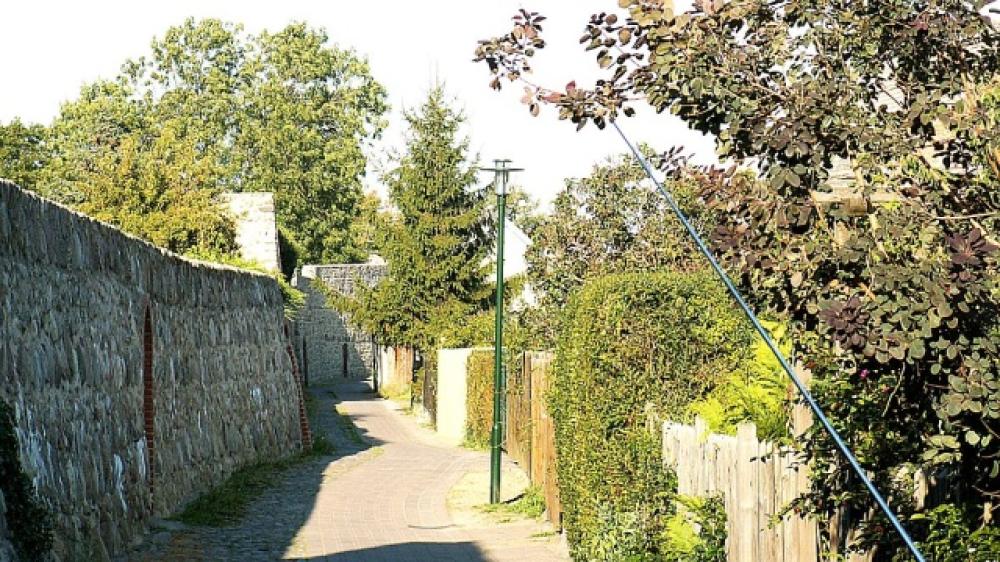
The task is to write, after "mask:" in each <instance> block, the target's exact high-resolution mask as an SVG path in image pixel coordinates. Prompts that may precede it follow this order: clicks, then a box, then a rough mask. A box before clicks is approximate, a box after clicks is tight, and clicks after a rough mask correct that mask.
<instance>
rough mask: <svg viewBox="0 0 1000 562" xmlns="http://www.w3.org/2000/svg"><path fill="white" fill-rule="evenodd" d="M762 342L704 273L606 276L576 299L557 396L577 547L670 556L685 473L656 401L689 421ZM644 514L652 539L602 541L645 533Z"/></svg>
mask: <svg viewBox="0 0 1000 562" xmlns="http://www.w3.org/2000/svg"><path fill="white" fill-rule="evenodd" d="M752 342H753V334H752V332H751V330H750V327H749V325H748V324H747V323H746V322H745V321H744V320H743V319H742V318H741V317H740V315H739V313H738V312H737V310H736V309H735V308H734V307H733V306H732V305H731V303H730V301H729V299H728V297H727V295H726V293H725V291H724V290H723V288H722V286H721V285H720V284H719V283H718V282H717V281H716V280H715V279H713V278H712V277H710V276H709V275H707V274H704V273H690V274H680V273H653V274H625V275H614V276H608V277H600V278H597V279H594V280H592V281H590V282H588V283H587V284H586V285H584V286H583V288H582V289H581V290H580V292H579V293H578V294H577V295H576V296H575V297H574V298H573V299H572V300H571V301H570V305H569V306H568V308H567V310H566V312H565V315H564V318H563V322H562V327H561V330H560V337H559V342H558V346H557V352H556V362H555V365H554V373H555V379H554V381H553V388H552V390H551V393H550V395H549V397H548V398H549V402H550V407H551V410H552V415H553V417H554V419H555V423H556V448H557V457H558V464H557V470H558V478H559V488H560V496H561V499H562V502H563V506H564V509H565V520H564V524H565V526H566V529H567V533H568V537H569V541H570V545H571V549H572V551H573V555H574V558H576V559H579V560H611V559H614V560H622V559H637V560H646V559H665V556H666V555H667V551H668V549H669V548H670V545H669V541H668V540H667V536H668V535H667V531H668V523H669V522H670V521H671V519H672V518H673V516H674V515H675V514H676V510H677V508H676V501H675V500H676V498H675V495H676V480H675V476H674V475H673V474H672V473H671V472H670V471H667V470H664V469H663V467H662V451H661V443H660V440H659V437H658V435H653V434H651V433H650V432H649V431H648V430H647V429H646V425H645V422H646V412H647V409H648V408H649V407H652V408H653V409H654V411H655V412H656V413H657V414H658V415H659V416H660V417H662V418H666V419H674V420H677V421H689V417H690V415H691V414H690V412H689V408H690V405H691V403H692V402H694V401H697V400H700V399H702V398H704V397H705V396H706V394H707V393H708V392H709V391H710V390H711V389H712V388H713V387H715V386H716V385H717V384H718V383H719V382H720V381H721V380H722V379H724V378H725V376H726V375H727V374H728V373H732V372H735V371H737V369H738V368H739V366H740V365H742V364H744V363H746V362H747V361H748V360H749V358H750V349H751V344H752ZM630 521H631V522H632V523H629V522H630ZM636 522H641V523H642V525H641V527H642V529H641V533H640V534H641V535H642V536H643V538H642V540H634V541H625V542H621V543H620V544H619V545H618V546H616V547H615V549H614V551H613V552H612V551H608V550H607V549H605V548H604V546H606V544H605V543H607V540H606V539H607V537H608V536H612V535H614V536H618V535H622V536H625V535H629V534H630V533H631V534H635V533H633V531H634V530H635V529H632V528H631V527H632V526H634V524H637V523H636ZM609 526H610V527H609ZM619 527H620V528H619ZM625 544H627V545H630V546H628V548H626V549H625V550H627V552H626V551H622V548H623V547H622V545H625ZM602 545H604V546H602Z"/></svg>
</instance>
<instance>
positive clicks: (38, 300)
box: [0, 181, 301, 560]
mask: <svg viewBox="0 0 1000 562" xmlns="http://www.w3.org/2000/svg"><path fill="white" fill-rule="evenodd" d="M0 400H3V401H4V402H6V403H7V404H8V405H9V406H10V407H11V408H12V409H13V411H14V413H15V425H16V428H15V432H16V434H17V437H18V444H19V447H20V449H19V453H20V457H21V464H22V466H23V468H24V470H25V472H26V473H27V474H28V475H29V477H30V478H31V479H32V480H33V482H34V485H35V487H36V489H37V491H38V493H39V496H40V497H41V499H42V501H43V503H44V504H45V505H46V506H47V507H48V508H49V510H50V511H51V512H52V514H53V516H54V524H55V528H54V531H55V545H54V549H53V554H54V558H55V559H57V560H106V559H108V558H109V557H111V556H114V555H116V554H118V553H121V552H122V551H123V550H124V549H125V548H126V547H127V546H128V545H129V544H130V543H132V542H134V541H135V539H136V538H137V537H139V536H140V534H141V533H142V532H143V531H144V530H145V528H146V525H147V523H148V521H149V520H150V519H151V518H153V517H160V516H165V515H168V514H170V513H172V512H175V511H176V510H177V509H178V508H180V507H181V506H182V505H183V504H184V503H185V502H187V501H189V500H191V499H193V498H195V497H196V496H198V495H200V494H201V493H204V492H205V491H207V490H208V489H210V488H211V487H212V486H214V485H216V484H219V483H220V482H221V481H222V480H223V479H224V478H225V477H226V476H227V475H228V474H230V473H231V472H232V471H233V470H234V469H236V468H237V467H239V466H241V465H244V464H247V463H251V462H255V461H257V460H260V459H264V458H268V459H274V458H279V457H284V456H287V455H289V454H291V453H293V452H295V451H297V450H298V448H299V446H300V442H301V428H300V423H299V422H300V420H299V417H298V406H299V395H298V389H297V387H296V382H295V380H294V379H293V375H292V373H291V369H290V359H289V357H288V354H287V349H286V342H285V338H284V335H283V310H282V297H281V292H280V289H279V288H278V285H277V283H276V282H275V281H274V280H273V279H271V278H269V277H267V276H264V275H259V274H255V273H251V272H246V271H241V270H236V269H231V268H225V267H222V266H215V265H208V264H202V263H196V262H190V261H186V260H184V259H181V258H179V257H177V256H174V255H172V254H170V253H169V252H166V251H164V250H160V249H158V248H156V247H154V246H151V245H149V244H146V243H145V242H142V241H140V240H138V239H135V238H132V237H129V236H127V235H125V234H122V233H121V232H119V231H117V230H115V229H113V228H111V227H109V226H107V225H104V224H102V223H99V222H96V221H94V220H91V219H89V218H87V217H85V216H83V215H79V214H77V213H74V212H72V211H69V210H67V209H64V208H62V207H59V206H58V205H55V204H53V203H50V202H47V201H45V200H43V199H40V198H38V197H35V196H34V195H31V194H29V193H27V192H25V191H22V190H20V189H19V188H17V187H16V186H14V185H12V184H9V183H6V182H2V181H0ZM16 516H17V514H16V513H7V514H6V517H7V522H8V523H9V522H10V518H11V517H16ZM0 520H2V516H0ZM0 546H2V545H0Z"/></svg>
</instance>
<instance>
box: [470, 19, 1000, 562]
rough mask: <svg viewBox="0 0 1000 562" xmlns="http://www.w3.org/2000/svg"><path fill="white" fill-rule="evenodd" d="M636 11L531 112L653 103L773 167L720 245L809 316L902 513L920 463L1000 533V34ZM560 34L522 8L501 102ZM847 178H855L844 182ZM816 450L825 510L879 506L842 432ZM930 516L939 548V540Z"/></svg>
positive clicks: (821, 360)
mask: <svg viewBox="0 0 1000 562" xmlns="http://www.w3.org/2000/svg"><path fill="white" fill-rule="evenodd" d="M619 6H620V7H621V8H622V9H623V10H624V12H616V11H614V10H609V11H608V12H605V13H600V14H595V15H594V16H593V17H592V18H591V20H590V22H589V24H588V25H587V26H586V32H585V34H584V35H583V37H581V42H582V43H583V44H584V45H585V46H586V48H588V49H591V50H593V51H595V53H596V62H597V63H598V65H599V66H600V67H601V68H603V69H605V70H606V73H607V74H606V76H605V77H604V78H602V79H601V80H599V81H597V82H596V83H595V84H594V86H593V87H591V88H582V87H578V86H577V85H576V84H575V83H572V84H570V85H568V86H567V87H566V88H560V89H552V88H545V87H542V86H539V85H535V84H531V83H528V84H527V85H526V87H527V88H528V91H527V96H526V99H525V101H526V102H527V103H528V105H529V109H530V110H531V111H532V112H533V113H538V112H539V107H540V105H542V104H553V105H555V106H557V107H558V110H559V115H560V117H561V118H565V119H569V120H572V121H573V122H575V123H576V124H577V126H578V127H583V126H584V125H586V124H587V123H591V122H592V123H594V124H596V125H597V126H598V127H604V126H606V125H607V123H608V122H609V121H611V120H614V119H616V118H617V117H618V116H620V115H630V114H631V113H632V107H634V105H635V104H648V105H649V106H651V107H652V108H653V109H655V110H657V111H670V112H672V113H674V114H676V115H678V116H680V117H681V118H682V119H684V121H685V122H687V123H688V125H689V126H690V127H692V128H693V129H696V130H698V131H702V132H706V133H710V134H712V135H715V137H716V139H717V148H718V153H719V155H720V156H722V157H724V158H726V159H728V161H729V162H731V163H733V164H734V165H739V166H744V167H746V168H750V169H754V170H755V171H756V172H757V173H758V174H759V176H760V178H761V180H762V181H759V182H734V181H728V180H727V179H726V177H727V175H729V174H728V173H727V174H721V175H719V176H718V178H719V181H717V182H715V184H714V185H712V186H708V188H707V189H705V190H704V191H703V197H704V198H705V201H706V203H707V204H708V205H709V206H710V207H711V208H713V209H715V210H716V211H717V214H718V216H719V217H720V224H719V225H718V226H717V228H716V229H715V230H714V231H713V232H712V233H711V234H712V239H713V241H712V243H713V246H714V247H715V248H716V250H717V251H720V252H721V253H723V254H724V255H725V256H726V258H727V260H728V263H729V266H730V268H731V270H732V271H733V272H734V273H735V275H736V276H737V278H738V281H739V282H740V284H741V285H742V286H743V288H744V290H745V291H746V293H747V295H748V296H749V298H750V299H751V300H752V302H753V303H754V304H755V305H756V306H757V307H758V308H760V309H763V310H768V311H772V312H774V313H780V314H783V315H785V316H787V317H788V318H789V320H790V321H791V323H792V332H793V334H794V338H795V340H796V343H797V346H798V350H797V353H798V354H801V355H802V356H803V357H805V358H806V360H807V361H808V364H809V365H810V366H811V367H812V368H813V370H814V371H815V374H816V375H817V377H816V381H817V382H816V389H815V390H816V394H817V395H818V397H819V398H820V401H821V402H822V403H823V405H824V406H825V407H826V408H827V410H828V412H829V413H830V414H831V417H832V418H833V419H834V420H835V421H834V423H835V425H837V426H838V428H839V429H840V430H841V431H842V433H843V435H845V436H846V438H847V440H848V442H849V444H850V446H851V447H852V448H853V449H854V450H855V452H856V453H857V455H858V457H859V459H860V461H861V462H862V464H863V465H864V466H865V468H866V469H867V470H869V471H871V473H872V474H873V475H874V476H875V480H876V481H877V484H878V485H879V486H880V488H882V489H883V490H884V491H886V492H887V493H888V496H889V499H890V502H891V503H892V504H893V505H894V506H895V507H897V508H898V509H899V510H900V511H902V512H903V513H904V514H906V513H912V512H913V510H917V509H919V508H918V506H917V505H915V504H914V503H913V499H912V497H913V496H912V494H911V491H912V490H911V486H910V485H909V484H908V483H907V478H904V477H902V476H901V475H905V474H912V472H913V471H914V469H915V468H918V467H924V468H926V469H928V470H930V471H932V472H938V473H941V474H945V473H950V474H951V475H952V476H951V478H949V479H947V487H945V488H942V489H941V490H940V492H941V493H943V494H944V496H946V497H947V501H951V502H954V503H955V504H956V505H958V506H960V510H959V511H960V512H961V513H962V514H963V517H964V519H963V523H962V524H963V525H966V526H967V529H966V531H967V530H968V528H975V527H979V526H984V527H986V528H995V527H994V526H993V523H992V521H993V519H994V514H993V511H994V509H995V507H996V506H997V502H998V500H1000V382H998V381H1000V378H998V372H997V368H996V365H997V364H998V362H1000V353H998V351H997V341H998V340H997V337H996V333H997V332H996V329H997V322H996V319H997V317H998V316H1000V300H998V298H997V292H996V290H995V279H996V278H997V274H998V271H997V266H998V264H997V252H996V250H997V245H996V244H995V243H994V242H993V238H994V236H995V235H996V229H997V226H998V224H1000V223H998V222H997V221H998V217H1000V199H998V198H997V197H996V186H997V184H998V180H1000V177H998V173H997V172H998V169H997V164H996V157H997V154H996V133H995V131H996V130H997V124H998V122H997V119H998V115H997V113H996V111H995V106H994V107H992V108H991V104H992V102H991V100H995V97H993V96H992V95H991V94H987V93H986V92H984V90H983V85H984V84H985V83H988V82H990V81H991V80H994V79H995V76H996V75H997V71H998V69H1000V42H998V36H997V34H996V33H995V31H994V30H993V29H991V27H990V26H989V25H988V24H987V23H986V22H985V21H984V20H983V19H982V18H981V17H980V16H978V15H977V14H976V13H975V7H974V6H969V5H968V3H966V2H962V1H960V0H924V1H918V2H912V1H909V0H879V1H873V2H862V3H857V2H840V1H833V0H787V1H785V0H783V1H778V2H761V1H759V0H731V1H729V2H699V3H697V7H696V8H695V9H694V10H693V11H691V12H687V13H676V12H675V11H674V10H673V9H672V5H671V3H669V2H664V1H662V0H621V1H620V2H619ZM543 20H544V18H542V17H541V16H539V15H538V14H536V13H532V12H529V11H527V10H523V11H522V12H520V13H519V14H518V15H517V17H516V18H515V22H514V28H513V29H512V30H511V32H510V33H508V34H506V35H504V36H501V37H497V38H494V39H488V40H484V41H482V42H481V43H480V46H479V48H478V50H477V58H478V60H481V61H484V62H485V63H486V64H487V65H488V66H489V67H490V70H491V71H492V73H493V74H494V80H493V82H492V85H493V87H494V88H499V87H501V85H502V84H503V82H504V81H507V80H511V81H523V80H524V78H525V76H526V74H527V73H528V72H530V64H529V63H530V57H531V56H532V55H533V54H534V52H535V51H536V50H537V49H539V48H541V47H543V46H544V41H543V40H542V38H541V31H542V29H541V25H542V24H541V22H542V21H543ZM837 168H846V169H847V170H849V173H848V174H847V176H848V178H847V180H848V181H846V182H840V183H839V186H838V184H837V183H831V182H830V179H831V177H830V176H831V172H832V170H835V169H837ZM666 169H667V170H668V171H671V170H673V169H676V168H671V167H670V166H667V167H666ZM835 187H839V189H837V190H835V189H834V188H835ZM831 201H832V205H831V204H830V202H831ZM807 450H808V452H809V454H810V457H811V459H812V461H813V471H814V474H815V475H816V476H817V477H816V478H814V480H813V482H814V489H813V493H812V494H811V495H810V496H809V497H808V498H807V500H808V501H807V502H806V503H807V506H808V507H809V508H810V509H812V510H813V511H815V512H817V513H821V514H824V515H825V516H826V518H829V516H830V515H831V514H832V513H833V511H834V510H835V509H838V508H845V507H846V508H847V509H848V510H849V511H853V512H854V513H860V514H865V513H869V512H871V511H872V510H873V509H874V508H873V502H872V500H871V499H870V498H869V497H868V496H867V494H866V493H865V492H864V490H863V488H862V487H861V485H860V483H859V481H858V479H856V478H854V477H852V475H851V471H850V470H849V467H848V466H847V464H846V462H845V461H844V460H843V459H842V458H841V457H840V456H839V455H838V454H837V453H836V451H835V450H834V449H833V447H832V445H831V442H830V441H829V439H828V438H827V437H826V436H825V434H823V433H822V432H821V431H819V430H818V429H817V430H815V431H814V432H813V433H812V434H811V435H810V436H809V438H808V442H807ZM921 521H923V522H925V523H926V522H927V521H928V519H922V520H921ZM925 523H914V525H913V526H914V530H915V531H916V532H917V533H918V536H922V537H932V536H936V531H933V529H929V527H928V526H926V525H925ZM951 524H954V522H952V523H951ZM930 527H933V525H930ZM862 528H863V530H864V531H866V532H865V533H864V534H863V536H864V541H862V542H863V543H868V544H878V545H880V547H881V548H880V550H879V551H878V552H879V556H881V557H888V556H889V555H890V553H891V552H892V551H893V549H894V548H896V547H898V546H899V542H898V538H897V537H895V535H894V534H892V533H891V532H890V531H889V530H888V526H887V525H886V524H885V522H884V520H881V519H879V518H878V517H875V518H868V519H867V520H866V521H865V522H864V523H862ZM945 534H947V533H945ZM965 534H966V535H967V534H968V532H966V533H965ZM983 536H985V535H983ZM994 536H995V534H994ZM984 540H988V537H987V539H984ZM994 540H995V538H994ZM995 547H996V544H995V543H994V545H993V548H995Z"/></svg>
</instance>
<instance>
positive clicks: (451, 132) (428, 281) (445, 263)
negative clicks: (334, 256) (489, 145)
mask: <svg viewBox="0 0 1000 562" xmlns="http://www.w3.org/2000/svg"><path fill="white" fill-rule="evenodd" d="M406 121H407V124H408V126H409V134H408V136H407V139H406V153H405V155H403V156H402V158H401V159H400V161H399V165H398V166H397V167H396V168H395V169H394V170H392V171H391V172H390V173H389V174H388V175H387V177H386V182H387V184H388V186H389V194H390V196H391V199H392V202H393V204H394V206H395V207H396V209H397V210H398V213H397V214H396V215H395V216H394V217H393V219H392V220H391V221H390V222H389V224H388V225H387V228H386V229H385V232H384V235H383V239H382V240H381V243H380V244H379V245H380V250H381V253H382V255H383V257H384V258H385V259H386V261H387V263H388V264H389V276H388V277H387V278H386V279H385V280H384V281H383V282H382V283H380V284H379V285H378V286H376V287H375V288H373V289H371V290H363V291H362V292H361V293H360V294H359V295H358V297H357V299H356V300H354V301H353V302H351V303H347V305H346V308H347V309H348V312H350V313H351V314H352V316H353V317H354V319H355V321H356V322H359V323H360V324H362V325H365V326H366V327H367V328H368V329H370V330H371V331H372V332H374V333H376V334H377V335H378V336H379V337H380V338H381V340H382V341H383V342H384V343H387V344H393V345H402V346H412V347H416V348H419V349H424V350H428V349H430V348H431V347H433V344H434V340H435V339H436V337H437V335H438V334H440V332H441V331H442V330H444V329H446V328H450V327H452V325H453V324H457V323H460V322H462V321H463V318H467V317H469V316H471V315H472V314H474V313H476V312H479V311H482V310H484V309H486V308H488V306H489V301H490V296H491V294H492V291H493V287H492V285H491V284H490V283H489V282H488V277H489V268H490V266H489V263H488V259H487V258H488V257H489V255H490V254H491V250H492V242H493V235H492V225H491V224H490V219H489V214H488V212H487V202H488V199H487V196H488V194H487V191H486V190H482V189H477V188H476V170H475V166H474V165H473V164H472V163H471V162H470V161H469V140H468V139H467V138H463V137H461V136H460V131H459V129H460V127H461V125H462V123H463V117H462V115H461V114H460V113H459V112H457V111H456V110H454V109H453V108H451V107H450V106H449V105H448V102H447V100H446V99H445V93H444V91H443V89H442V88H441V87H436V88H434V89H433V90H432V91H431V92H430V94H429V95H428V98H427V101H425V102H424V104H423V105H422V106H421V107H420V108H419V109H418V110H416V111H411V112H408V113H407V114H406Z"/></svg>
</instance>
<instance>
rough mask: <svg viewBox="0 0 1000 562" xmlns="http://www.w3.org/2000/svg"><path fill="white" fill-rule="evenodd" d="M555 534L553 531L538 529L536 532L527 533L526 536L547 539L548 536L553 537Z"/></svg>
mask: <svg viewBox="0 0 1000 562" xmlns="http://www.w3.org/2000/svg"><path fill="white" fill-rule="evenodd" d="M557 534H558V533H556V532H555V531H539V532H537V533H531V534H530V535H528V538H529V539H547V538H549V537H554V536H556V535H557Z"/></svg>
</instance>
